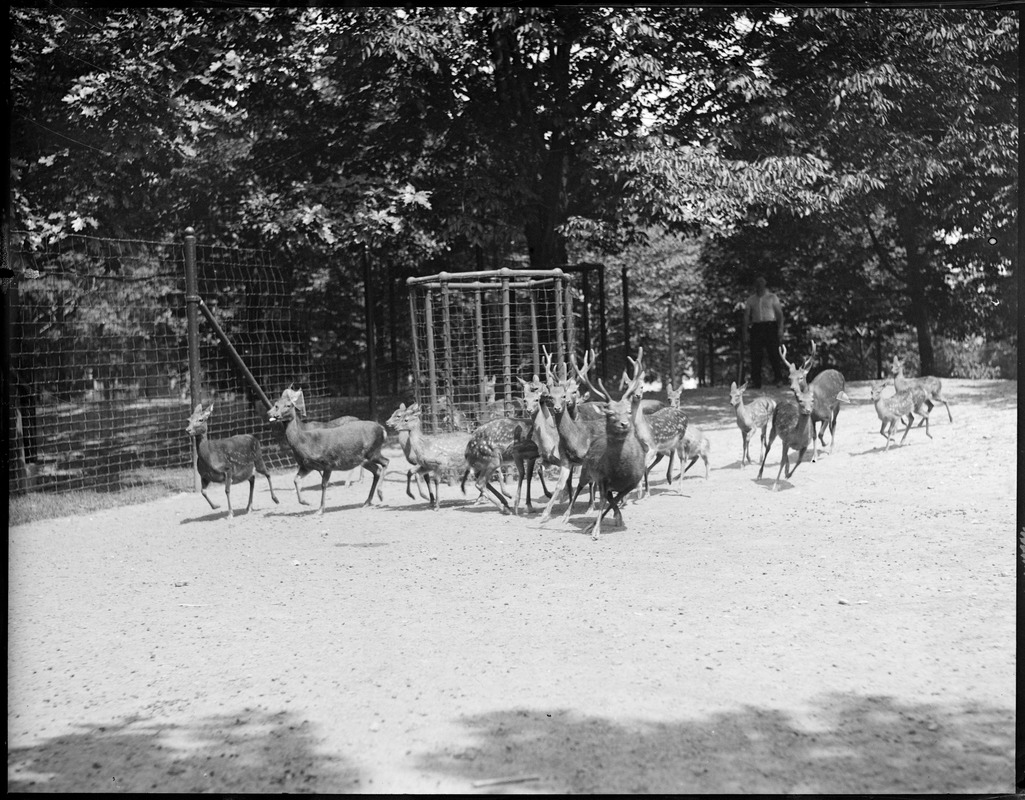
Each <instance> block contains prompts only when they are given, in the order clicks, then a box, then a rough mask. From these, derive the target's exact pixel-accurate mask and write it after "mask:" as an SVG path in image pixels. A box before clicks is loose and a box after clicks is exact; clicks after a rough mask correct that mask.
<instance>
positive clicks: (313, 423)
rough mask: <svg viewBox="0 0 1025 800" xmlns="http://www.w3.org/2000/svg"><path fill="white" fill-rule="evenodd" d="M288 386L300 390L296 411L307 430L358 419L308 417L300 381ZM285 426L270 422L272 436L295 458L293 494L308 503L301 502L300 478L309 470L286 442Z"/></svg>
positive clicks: (296, 390) (343, 423) (334, 426)
mask: <svg viewBox="0 0 1025 800" xmlns="http://www.w3.org/2000/svg"><path fill="white" fill-rule="evenodd" d="M290 388H291V389H292V390H293V391H295V392H300V394H299V395H298V398H299V405H297V407H296V411H298V413H299V416H300V417H301V418H302V421H303V424H304V425H305V426H306V428H307V430H313V429H315V428H338V427H341V426H342V425H347V424H348V423H350V422H356V421H358V420H359V417H353V416H348V415H346V416H341V417H335V418H334V419H330V420H328V421H327V422H319V421H317V420H312V419H309V418H308V417H307V415H306V402H305V399H304V397H303V395H302V394H301V392H302V388H303V385H302V383H300V382H299V381H292V385H291V387H290ZM285 427H286V425H285V423H283V422H272V423H271V430H272V431H273V432H274V438H275V439H276V440H277V441H278V443H279V444H280V445H281V446H282V447H284V448H286V449H288V450H291V451H292V457H293V458H294V459H295V462H296V467H297V468H298V470H299V471H298V472H296V474H295V477H294V478H293V479H292V484H293V485H294V486H295V496H296V498H298V500H299V503H300V504H302V505H309V503H304V502H303V497H302V492H301V490H300V485H301V481H302V479H303V478H304V477H305V476H307V475H309V474H310V472H311V470H309V469H307V470H306V471H305V472H304V471H303V469H304V468H303V464H302V462H301V461H300V458H301V456H300V455H299V454H298V453H297V452H296V451H295V450H294V449H292V448H291V446H290V445H289V444H288V437H287V436H285ZM362 472H363V471H362V470H360V474H361V475H362ZM342 483H343V484H344V483H345V481H344V480H343V481H342ZM349 483H352V481H351V480H350V481H349Z"/></svg>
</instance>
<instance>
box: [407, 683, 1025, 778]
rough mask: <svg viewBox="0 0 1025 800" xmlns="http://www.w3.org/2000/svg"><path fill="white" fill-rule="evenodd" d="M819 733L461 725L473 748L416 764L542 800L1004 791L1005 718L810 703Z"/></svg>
mask: <svg viewBox="0 0 1025 800" xmlns="http://www.w3.org/2000/svg"><path fill="white" fill-rule="evenodd" d="M817 710H818V712H819V714H818V716H819V718H820V719H826V720H828V724H827V725H826V726H825V728H824V729H820V730H814V731H811V730H806V729H805V728H803V727H802V726H801V725H799V724H798V723H797V722H796V721H795V720H793V719H792V718H791V717H790V716H789V715H788V714H786V713H784V712H781V711H779V710H776V709H764V708H756V707H750V706H748V707H745V708H744V709H742V710H740V711H738V712H734V713H721V714H715V715H713V716H711V717H708V718H706V719H698V720H691V721H685V722H678V723H646V722H640V721H638V722H633V723H629V724H623V723H620V722H615V721H611V720H609V719H606V718H602V717H592V716H581V715H578V714H574V713H573V712H570V711H566V710H562V709H559V710H556V709H553V710H552V711H551V712H550V713H544V712H539V711H533V710H529V711H528V710H517V709H511V710H508V711H499V712H493V713H489V714H481V715H478V716H472V717H466V718H464V719H463V720H462V722H463V724H464V725H465V726H466V728H467V729H468V731H469V733H470V734H471V735H472V736H473V737H474V738H475V740H476V741H475V742H474V743H473V744H472V745H471V746H469V747H463V748H458V749H456V748H446V749H443V750H440V751H437V752H435V753H432V754H429V755H427V756H426V757H425V758H423V759H422V760H421V764H420V765H421V766H422V767H423V768H425V769H429V770H432V771H435V772H441V773H445V774H448V775H453V776H458V777H461V778H465V779H466V780H467V782H468V783H471V782H473V781H478V780H486V779H494V778H502V777H513V776H516V777H534V776H536V777H537V778H538V780H536V781H531V782H524V783H521V784H509V785H507V786H505V787H503V786H495V787H494V790H498V791H503V790H505V791H529V792H548V793H570V794H577V793H599V792H600V793H629V794H640V793H686V794H704V793H727V792H728V793H736V794H756V793H831V794H832V793H836V794H843V793H880V792H901V793H910V792H913V793H919V792H922V793H936V794H940V793H994V792H1010V791H1011V790H1012V783H1013V774H1014V769H1013V760H1014V741H1013V736H1012V732H1013V728H1014V717H1013V712H1012V711H1011V710H1009V709H1000V708H994V707H987V706H978V705H970V706H960V707H945V706H938V705H931V704H914V703H903V702H901V701H899V700H896V699H894V698H891V697H871V696H868V697H866V696H860V695H841V694H834V695H828V696H825V697H821V698H819V708H818V709H817Z"/></svg>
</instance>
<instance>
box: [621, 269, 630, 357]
mask: <svg viewBox="0 0 1025 800" xmlns="http://www.w3.org/2000/svg"><path fill="white" fill-rule="evenodd" d="M622 274H623V352H624V353H625V354H626V355H630V283H629V279H628V278H627V275H626V267H625V266H624V267H623V272H622Z"/></svg>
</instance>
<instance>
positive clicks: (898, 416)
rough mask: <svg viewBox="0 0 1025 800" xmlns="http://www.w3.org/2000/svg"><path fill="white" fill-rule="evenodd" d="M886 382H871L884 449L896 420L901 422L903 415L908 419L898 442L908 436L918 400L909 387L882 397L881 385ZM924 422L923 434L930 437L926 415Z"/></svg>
mask: <svg viewBox="0 0 1025 800" xmlns="http://www.w3.org/2000/svg"><path fill="white" fill-rule="evenodd" d="M886 383H887V382H886V381H874V382H873V383H872V403H873V404H874V405H875V407H876V414H877V415H878V417H879V420H880V422H882V423H883V424H882V426H881V427H880V428H879V435H880V436H885V437H886V449H887V450H889V449H890V444H891V443H892V442H893V431H894V429H895V428H896V427H897V422H898V421H899V422H903V421H904V417H907V418H908V421H907V426H906V427H905V428H904V435H903V436H902V437H901V439H900V444H904V440H905V439H907V438H908V432H909V431H910V430H911V425H912V424H913V423H914V421H915V415H914V413H913V412H914V411H915V406H916V402H918V401H917V399H916V397H915V393H914V392H913V391H912V390H911V389H905V390H904V391H897V392H896V394H893V395H891V396H890V397H883V387H884V386H886ZM895 388H896V387H895ZM925 423H926V425H925V435H926V436H928V437H929V438H930V439H931V438H932V434H931V433H929V417H928V416H926V417H925ZM919 424H921V423H919ZM887 426H889V429H887Z"/></svg>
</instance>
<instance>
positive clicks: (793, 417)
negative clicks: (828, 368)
mask: <svg viewBox="0 0 1025 800" xmlns="http://www.w3.org/2000/svg"><path fill="white" fill-rule="evenodd" d="M780 349H781V350H782V348H780ZM793 391H794V400H784V401H782V402H780V403H777V404H776V409H775V410H774V411H773V412H772V429H771V430H770V431H769V441H768V442H767V443H766V445H765V454H764V455H763V456H762V465H761V467H760V468H759V470H758V477H757V478H756V480H761V477H762V472H763V471H764V470H765V459H767V458H768V457H769V450H771V449H772V443H773V441H774V440H775V439H776V437H777V436H779V441H780V444H781V445H782V446H783V455H782V456H780V459H779V472H777V473H776V480H775V481H773V484H772V491H774V492H775V491H776V490H777V488H778V487H779V476H780V475H781V474H783V470H784V469H786V477H787V478H788V479H789V478H790V476H791V475H793V474H794V472H795V471H796V470H797V467H798V466H800V464H801V459H802V458H804V454H805V451H806V450H807V449H808V445H810V444H811V443H812V442H813V441H814V440H815V428H814V426H813V425H812V414H813V413H814V410H815V393H814V391H812V389H811V388H810V387H808V386H806V387H804V388H803V389H801V388H794V390H793ZM790 450H796V451H797V461H796V462H795V463H794V466H793V469H791V468H790V458H789V456H788V452H789V451H790Z"/></svg>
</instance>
